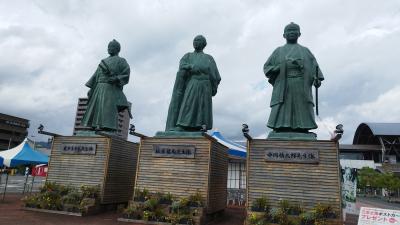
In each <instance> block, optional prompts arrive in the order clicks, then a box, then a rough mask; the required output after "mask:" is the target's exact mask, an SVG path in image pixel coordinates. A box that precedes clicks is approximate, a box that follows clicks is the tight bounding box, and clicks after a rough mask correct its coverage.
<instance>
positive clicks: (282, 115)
mask: <svg viewBox="0 0 400 225" xmlns="http://www.w3.org/2000/svg"><path fill="white" fill-rule="evenodd" d="M276 66H278V67H279V68H280V69H279V72H274V71H273V68H275V67H276ZM317 70H318V73H317ZM264 73H265V75H266V77H267V78H268V82H269V83H271V84H272V85H273V91H272V96H271V102H270V107H271V114H270V116H269V119H268V123H267V126H268V127H270V128H272V129H274V130H278V131H279V130H289V131H290V130H310V129H315V128H317V124H316V123H315V116H314V110H313V107H314V101H313V96H312V86H313V83H314V80H315V79H318V80H320V81H322V80H323V79H324V76H323V75H322V72H321V71H320V69H319V66H318V63H317V61H316V59H315V57H314V56H313V54H312V53H311V52H310V50H308V49H307V48H306V47H303V46H301V45H299V44H286V45H284V46H281V47H278V48H277V49H276V50H275V51H274V52H273V53H272V55H271V56H270V57H269V58H268V60H267V62H266V63H265V64H264Z"/></svg>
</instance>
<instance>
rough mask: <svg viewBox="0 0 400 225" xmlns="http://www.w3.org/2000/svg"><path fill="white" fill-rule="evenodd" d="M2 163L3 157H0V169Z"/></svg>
mask: <svg viewBox="0 0 400 225" xmlns="http://www.w3.org/2000/svg"><path fill="white" fill-rule="evenodd" d="M3 161H4V159H3V157H0V167H2V166H3Z"/></svg>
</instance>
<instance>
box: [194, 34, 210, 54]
mask: <svg viewBox="0 0 400 225" xmlns="http://www.w3.org/2000/svg"><path fill="white" fill-rule="evenodd" d="M206 45H207V40H206V38H205V37H204V36H203V35H197V36H196V37H195V38H194V40H193V47H194V49H196V50H197V51H201V50H203V49H204V48H205V47H206Z"/></svg>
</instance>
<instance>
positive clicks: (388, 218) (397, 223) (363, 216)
mask: <svg viewBox="0 0 400 225" xmlns="http://www.w3.org/2000/svg"><path fill="white" fill-rule="evenodd" d="M389 224H390V225H400V211H399V210H391V209H378V208H367V207H361V209H360V215H359V217H358V225H389Z"/></svg>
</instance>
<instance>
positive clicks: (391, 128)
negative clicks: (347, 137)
mask: <svg viewBox="0 0 400 225" xmlns="http://www.w3.org/2000/svg"><path fill="white" fill-rule="evenodd" d="M339 149H340V158H341V159H345V160H367V161H373V162H374V164H375V165H374V167H375V168H376V169H377V170H380V171H387V172H393V173H395V174H398V175H400V163H399V162H400V123H361V124H360V125H359V126H358V128H357V130H356V132H355V134H354V139H353V144H352V145H340V146H339Z"/></svg>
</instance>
